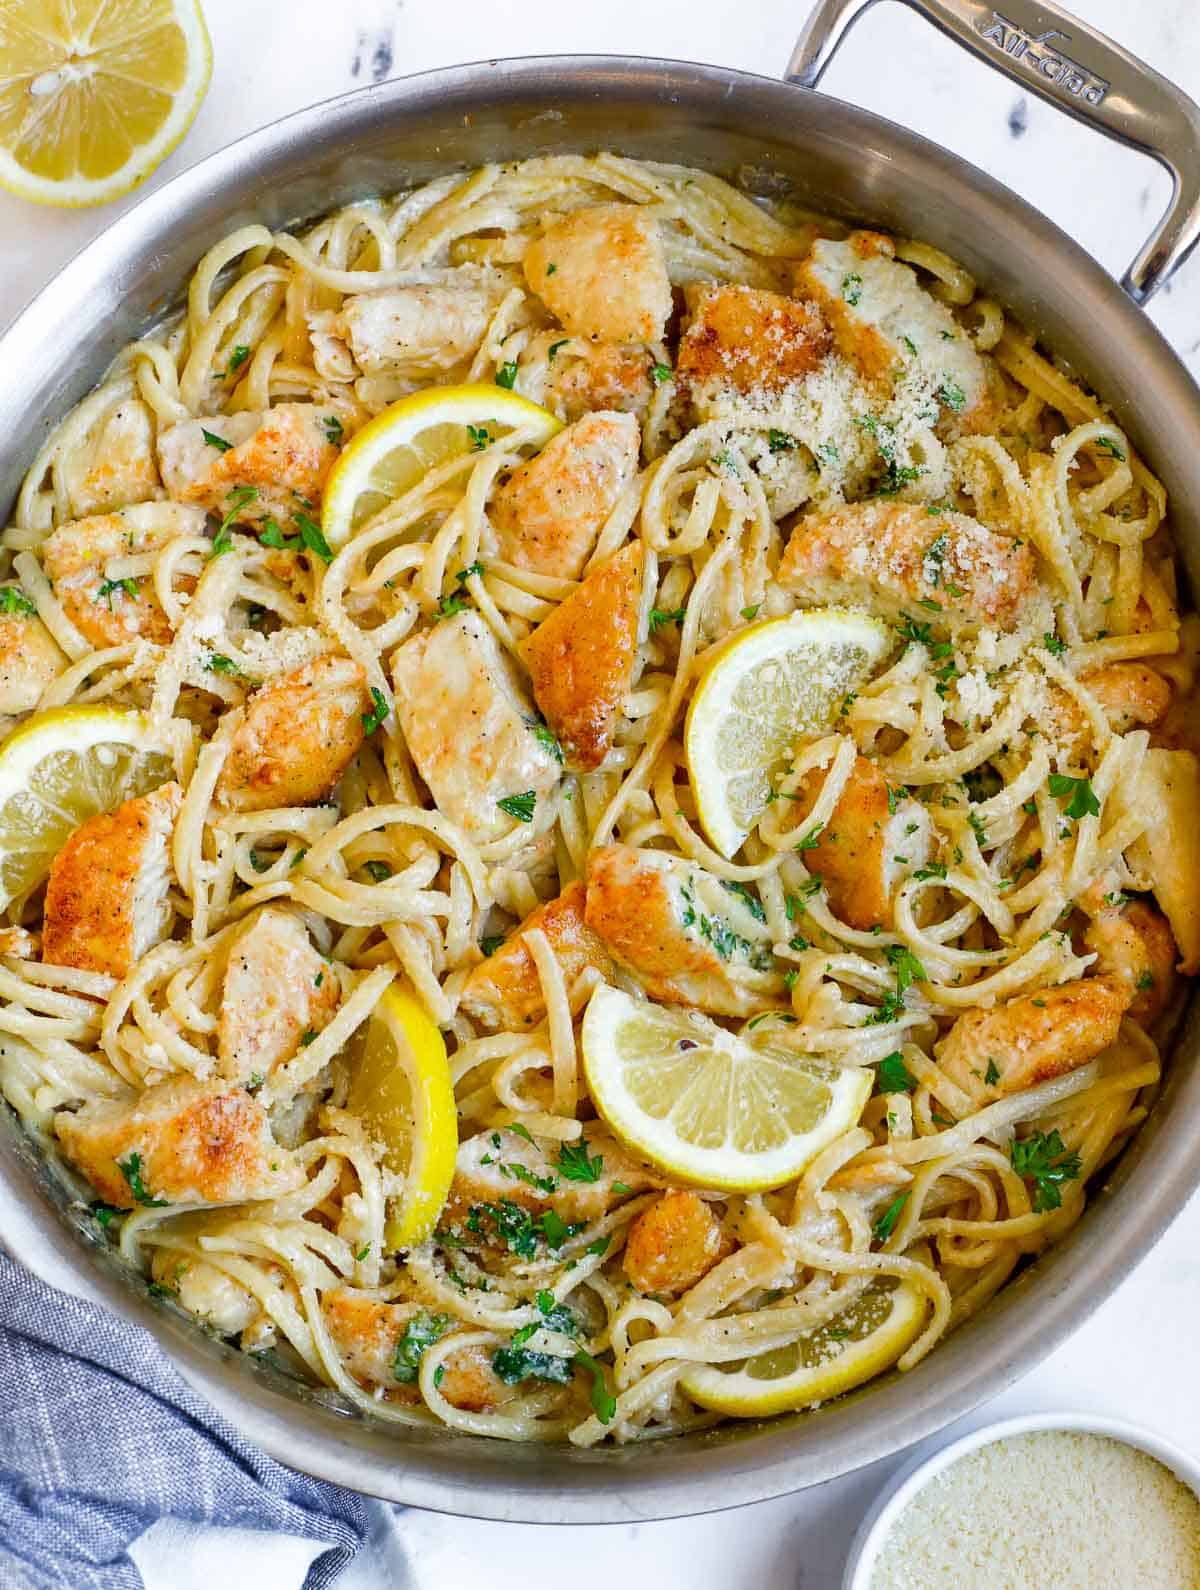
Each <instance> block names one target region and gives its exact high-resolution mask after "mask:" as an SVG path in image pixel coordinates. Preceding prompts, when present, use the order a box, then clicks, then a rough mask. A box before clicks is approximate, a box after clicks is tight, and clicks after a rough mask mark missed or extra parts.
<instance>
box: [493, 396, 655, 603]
mask: <svg viewBox="0 0 1200 1590" xmlns="http://www.w3.org/2000/svg"><path fill="white" fill-rule="evenodd" d="M641 442H642V437H641V432H640V430H639V429H638V423H637V420H636V419H635V418H634V417H633V415H632V414H589V415H587V416H586V417H585V418H584V419H581V420H576V421H575V423H574V425H568V426H567V428H566V430H563V431H559V433H558V435H557V436H555V437H554V438H553V439H552V440H551V441H549V442H547V444H546V446H545V447H543V448H542V450H541V452H540V453H539V454H538V455H537V457H536V458H531V459H530V460H529V462H528V463H525V464H521V465H520V466H519V467H518V468H516V469H515V470H514V471H513V472H512V474H511V476H510V477H509V478H508V480H507V481H505V482H504V484H503V485H501V486H498V487H497V488H496V490H495V492H494V494H493V496H492V502H491V509H490V512H491V519H492V523H493V525H494V526H495V528H496V537H497V540H498V542H499V545H500V556H501V557H502V558H503V559H505V561H506V562H509V563H515V564H516V565H517V567H518V568H522V569H532V570H533V572H534V573H535V574H551V575H554V576H556V577H557V578H559V579H564V580H577V579H578V578H579V576H580V574H581V573H582V572H583V566H584V564H585V563H586V562H587V560H588V558H589V557H590V556H591V554H592V549H593V547H594V546H595V545H596V537H597V536H598V535H599V534H600V531H601V529H602V528H603V526H604V522H605V520H606V519H607V518H608V516H609V514H610V513H611V512H612V511H613V509H614V508H615V507H616V505H617V502H618V500H619V499H620V496H621V493H622V492H623V491H624V490H625V488H626V487H627V486H628V485H629V483H630V481H631V480H633V478H634V476H635V475H636V474H637V464H638V452H639V449H640V448H641Z"/></svg>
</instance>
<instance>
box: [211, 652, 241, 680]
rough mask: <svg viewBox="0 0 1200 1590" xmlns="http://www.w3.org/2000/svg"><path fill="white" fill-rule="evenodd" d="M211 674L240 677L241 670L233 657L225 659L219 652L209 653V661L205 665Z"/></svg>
mask: <svg viewBox="0 0 1200 1590" xmlns="http://www.w3.org/2000/svg"><path fill="white" fill-rule="evenodd" d="M204 666H205V667H206V668H207V669H208V671H209V673H213V674H232V675H235V676H237V675H240V674H241V671H242V670H241V669H240V668H239V667H238V665H237V663H235V662H234V660H233V658H232V657H225V656H223V655H222V654H221V653H220V652H219V651H213V652H209V654H208V661H207V662H206V663H205V665H204Z"/></svg>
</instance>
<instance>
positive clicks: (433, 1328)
mask: <svg viewBox="0 0 1200 1590" xmlns="http://www.w3.org/2000/svg"><path fill="white" fill-rule="evenodd" d="M363 1252H364V1253H365V1252H366V1249H364V1250H363ZM449 1329H450V1316H449V1314H429V1313H426V1311H425V1310H424V1309H422V1310H421V1312H420V1313H419V1314H414V1315H413V1317H412V1319H410V1320H409V1322H408V1324H407V1325H406V1326H405V1327H404V1334H403V1335H402V1336H401V1338H400V1340H399V1341H398V1342H397V1343H396V1351H395V1352H394V1353H393V1355H392V1376H393V1378H394V1379H396V1380H399V1381H400V1382H401V1383H402V1384H404V1385H411V1384H412V1383H413V1381H414V1380H416V1378H417V1376H418V1374H419V1373H420V1369H421V1355H422V1354H423V1353H424V1351H425V1349H426V1348H427V1347H432V1346H433V1344H434V1342H436V1341H440V1340H441V1338H442V1337H443V1336H444V1335H445V1334H446V1332H447V1331H448V1330H449Z"/></svg>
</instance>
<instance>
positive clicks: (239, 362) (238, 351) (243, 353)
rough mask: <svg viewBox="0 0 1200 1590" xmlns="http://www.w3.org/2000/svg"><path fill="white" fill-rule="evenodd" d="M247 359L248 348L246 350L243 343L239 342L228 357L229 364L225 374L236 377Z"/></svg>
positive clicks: (248, 354)
mask: <svg viewBox="0 0 1200 1590" xmlns="http://www.w3.org/2000/svg"><path fill="white" fill-rule="evenodd" d="M249 357H250V350H249V348H247V346H246V344H245V343H244V342H239V343H238V345H237V347H236V348H235V349H234V350H233V352H232V353H231V354H230V355H229V364H228V365H227V366H226V371H227V373H228V374H229V375H236V374H237V373H238V371H239V370H240V369H241V368H242V366H243V365H244V364H245V362H246V360H247V359H248V358H249Z"/></svg>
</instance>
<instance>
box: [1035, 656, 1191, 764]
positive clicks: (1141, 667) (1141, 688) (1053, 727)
mask: <svg viewBox="0 0 1200 1590" xmlns="http://www.w3.org/2000/svg"><path fill="white" fill-rule="evenodd" d="M1079 683H1080V684H1081V685H1083V687H1084V689H1085V690H1090V691H1091V693H1092V695H1094V696H1095V698H1096V700H1097V701H1098V702H1099V703H1100V705H1101V706H1102V707H1103V708H1104V714H1105V716H1106V717H1107V719H1108V721H1109V724H1110V726H1111V727H1112V729H1113V732H1114V733H1116V734H1128V733H1129V731H1130V730H1131V729H1144V728H1153V727H1154V726H1155V725H1156V724H1157V723H1158V722H1159V721H1160V720H1161V719H1162V717H1163V715H1164V714H1165V712H1166V710H1167V708H1168V707H1169V706H1170V704H1171V687H1170V685H1169V684H1168V683H1167V681H1166V680H1165V679H1164V678H1163V676H1162V675H1161V674H1160V673H1156V672H1155V671H1154V669H1153V668H1151V667H1149V666H1148V665H1147V664H1146V663H1143V662H1119V663H1109V664H1108V666H1107V667H1104V668H1093V669H1091V670H1090V671H1089V672H1088V673H1083V674H1080V676H1079ZM1049 698H1050V724H1049V731H1050V733H1051V735H1052V737H1053V738H1055V739H1057V740H1059V741H1061V742H1063V743H1065V744H1068V745H1069V744H1072V743H1073V742H1075V741H1077V740H1080V739H1083V738H1090V730H1089V727H1088V722H1087V716H1086V714H1085V713H1084V711H1083V708H1082V707H1081V706H1079V704H1078V703H1077V702H1076V700H1075V698H1074V697H1073V696H1069V695H1068V694H1067V692H1066V691H1065V690H1063V689H1061V688H1060V687H1059V686H1058V685H1051V687H1050V692H1049Z"/></svg>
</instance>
